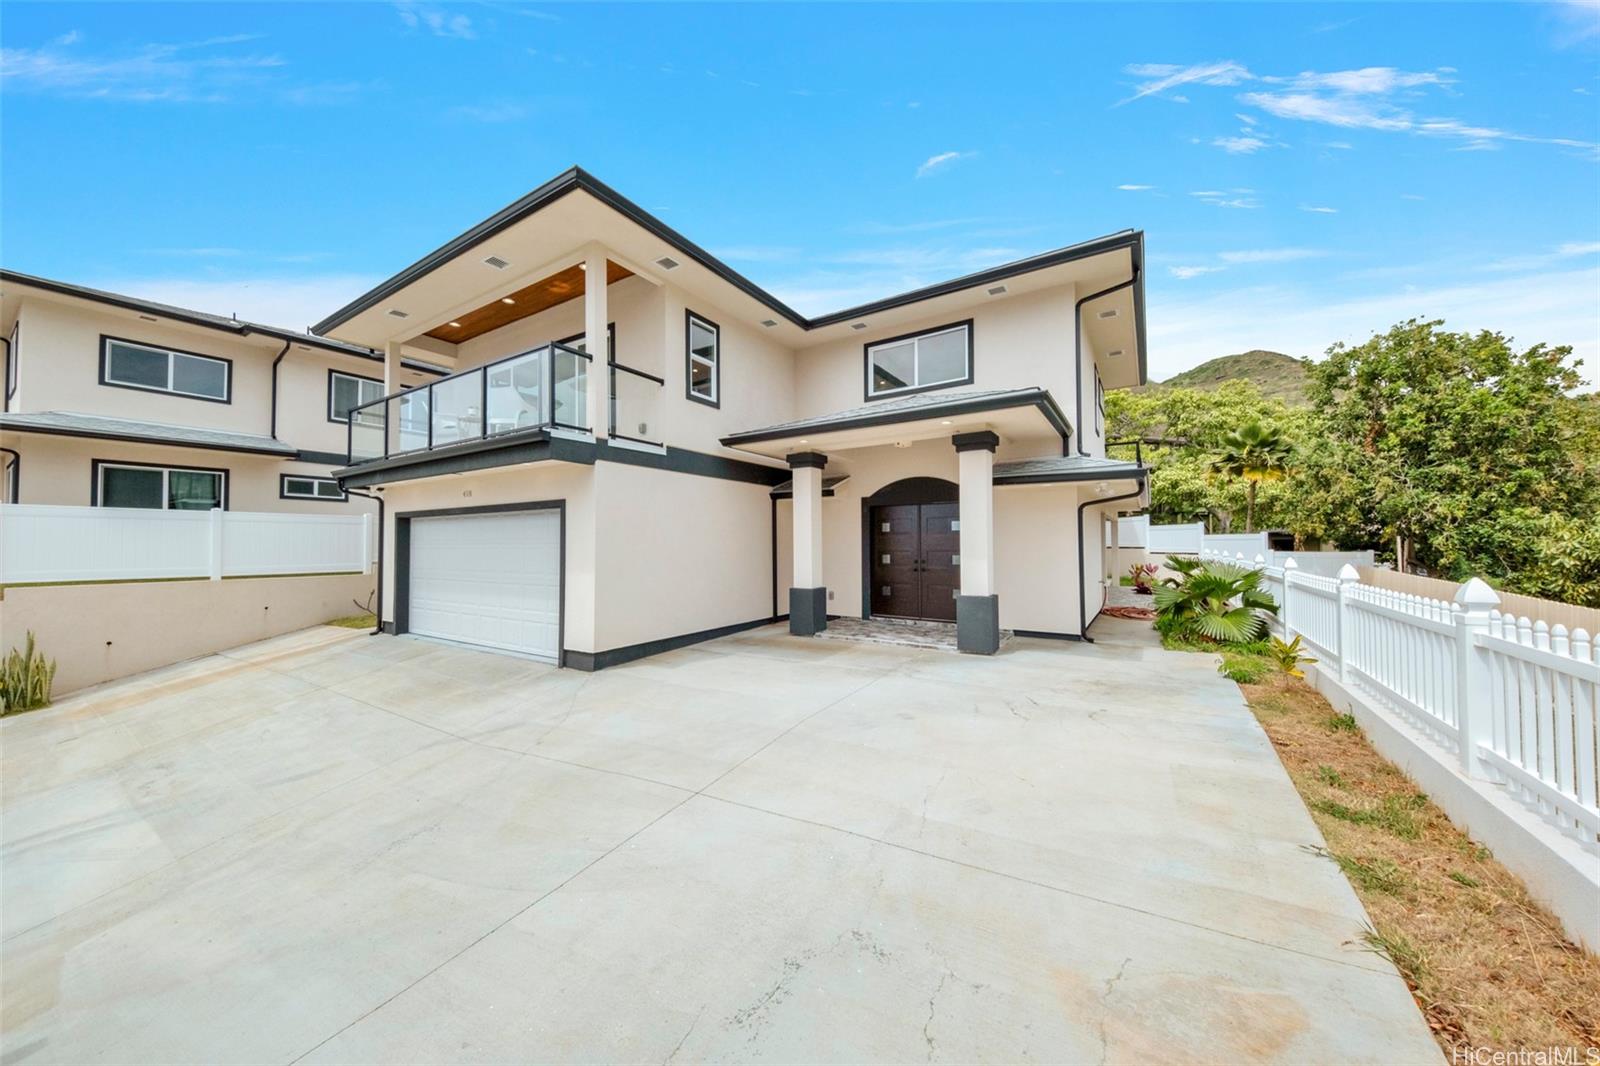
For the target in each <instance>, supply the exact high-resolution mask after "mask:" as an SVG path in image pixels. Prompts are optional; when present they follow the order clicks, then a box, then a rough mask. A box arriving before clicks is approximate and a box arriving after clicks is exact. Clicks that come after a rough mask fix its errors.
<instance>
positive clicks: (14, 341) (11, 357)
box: [6, 318, 22, 410]
mask: <svg viewBox="0 0 1600 1066" xmlns="http://www.w3.org/2000/svg"><path fill="white" fill-rule="evenodd" d="M21 341H22V319H20V318H19V319H17V320H16V321H15V322H13V323H12V324H11V339H10V340H9V341H7V342H6V405H7V410H9V409H10V404H11V397H13V396H15V395H16V394H17V355H18V352H19V349H18V347H17V345H18V344H19V343H20V342H21Z"/></svg>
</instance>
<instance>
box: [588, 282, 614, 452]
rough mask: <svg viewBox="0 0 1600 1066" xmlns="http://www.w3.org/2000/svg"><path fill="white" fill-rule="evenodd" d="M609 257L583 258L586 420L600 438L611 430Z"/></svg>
mask: <svg viewBox="0 0 1600 1066" xmlns="http://www.w3.org/2000/svg"><path fill="white" fill-rule="evenodd" d="M610 318H611V316H610V312H609V310H608V309H607V307H606V257H605V255H604V253H602V252H598V251H595V252H590V253H589V254H587V255H585V256H584V257H583V350H584V351H586V352H588V353H589V366H588V368H587V379H586V384H587V388H586V389H585V393H586V398H585V401H584V404H585V406H584V420H585V421H586V422H587V423H588V425H589V426H590V428H592V429H593V430H594V435H595V438H596V439H599V438H600V437H604V436H609V435H610V433H611V367H610V366H609V365H608V364H609V363H610V362H611V340H610V331H609V330H608V329H607V328H606V324H607V323H608V322H609V321H610Z"/></svg>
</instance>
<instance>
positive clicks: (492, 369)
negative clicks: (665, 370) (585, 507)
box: [348, 344, 659, 466]
mask: <svg viewBox="0 0 1600 1066" xmlns="http://www.w3.org/2000/svg"><path fill="white" fill-rule="evenodd" d="M588 375H589V357H588V356H587V355H585V354H584V353H583V352H580V351H578V350H577V349H576V348H571V347H568V346H567V345H565V344H546V345H545V346H544V347H542V348H535V349H533V350H532V351H529V352H523V353H521V354H520V355H513V356H508V357H507V358H505V359H500V360H497V361H495V362H493V363H487V364H485V365H483V366H480V367H474V368H473V369H471V370H464V371H462V372H461V373H459V374H451V375H450V376H449V377H444V378H440V379H438V380H437V381H434V382H432V383H430V384H428V385H419V386H418V387H416V388H414V389H409V390H407V391H406V392H402V393H397V394H395V395H393V396H385V397H383V398H382V399H380V400H374V401H372V402H371V403H368V404H363V405H362V406H360V407H356V408H352V409H351V411H350V435H349V446H348V454H349V461H350V464H351V465H352V466H353V465H355V464H356V463H366V462H371V461H372V460H374V459H383V458H387V457H389V456H395V455H404V454H406V453H409V452H422V451H430V450H432V449H435V448H444V447H448V446H449V445H452V444H459V443H461V442H462V441H470V440H483V439H485V438H488V437H496V436H500V435H502V434H506V433H515V432H517V431H518V430H525V429H541V428H551V427H555V428H560V429H573V430H578V431H579V432H583V433H587V432H589V429H590V426H589V417H588V411H587V405H588V384H587V383H588ZM658 391H659V390H658Z"/></svg>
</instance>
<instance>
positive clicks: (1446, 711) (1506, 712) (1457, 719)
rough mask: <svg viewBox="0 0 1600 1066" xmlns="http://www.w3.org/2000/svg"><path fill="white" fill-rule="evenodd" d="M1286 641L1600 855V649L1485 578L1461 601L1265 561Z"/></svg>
mask: <svg viewBox="0 0 1600 1066" xmlns="http://www.w3.org/2000/svg"><path fill="white" fill-rule="evenodd" d="M1257 565H1258V566H1259V568H1260V569H1261V571H1262V575H1263V584H1264V585H1265V587H1266V589H1267V590H1268V591H1269V592H1271V593H1272V595H1273V597H1274V598H1275V599H1276V600H1277V601H1278V603H1279V611H1278V618H1277V621H1276V626H1277V628H1278V629H1279V630H1280V631H1281V632H1282V634H1283V636H1284V639H1291V638H1292V636H1293V635H1294V634H1299V635H1300V636H1301V638H1302V642H1303V644H1304V645H1308V646H1309V650H1310V652H1311V654H1312V655H1314V656H1315V657H1316V658H1317V659H1319V660H1320V661H1321V662H1322V664H1323V665H1324V666H1325V667H1327V668H1328V670H1329V671H1330V672H1331V673H1333V674H1334V675H1336V676H1337V677H1338V679H1339V682H1340V683H1341V684H1343V685H1346V686H1347V687H1351V688H1354V689H1357V690H1360V691H1361V692H1363V693H1364V694H1366V695H1368V696H1370V697H1372V698H1373V699H1374V700H1375V701H1376V702H1377V703H1379V704H1381V705H1383V706H1387V707H1389V708H1391V709H1393V710H1394V711H1396V712H1398V713H1399V715H1401V716H1402V717H1403V718H1405V719H1406V720H1408V721H1409V722H1410V723H1411V724H1412V725H1414V726H1416V727H1418V728H1419V729H1420V730H1421V731H1422V732H1423V733H1425V734H1426V735H1427V736H1428V737H1429V738H1430V739H1431V740H1432V742H1433V744H1434V746H1435V747H1436V748H1437V749H1439V756H1438V757H1440V758H1441V759H1447V758H1452V757H1453V758H1455V759H1456V760H1458V761H1459V765H1460V768H1461V770H1462V772H1464V773H1465V774H1466V775H1467V776H1468V777H1471V778H1476V779H1478V780H1481V781H1489V782H1493V783H1496V784H1499V785H1502V786H1503V787H1504V788H1505V789H1506V790H1507V791H1508V792H1509V793H1510V794H1511V795H1512V796H1514V797H1516V798H1517V799H1519V800H1520V801H1521V802H1522V803H1524V804H1525V805H1527V806H1528V807H1529V808H1531V809H1532V810H1534V811H1536V812H1537V813H1538V814H1540V815H1541V816H1543V817H1544V818H1545V819H1546V820H1547V821H1549V822H1551V823H1552V824H1554V825H1555V826H1556V827H1558V828H1559V829H1560V830H1561V831H1562V832H1563V833H1564V834H1566V835H1568V836H1571V837H1574V838H1576V839H1577V840H1579V841H1580V842H1581V843H1582V844H1583V845H1584V847H1586V848H1588V849H1589V850H1591V851H1600V842H1597V838H1600V777H1597V772H1596V766H1597V765H1600V750H1597V746H1596V745H1597V736H1600V721H1597V716H1600V643H1597V641H1596V639H1595V637H1596V635H1595V634H1591V633H1589V632H1588V631H1586V630H1584V629H1581V628H1578V629H1573V630H1571V631H1568V629H1567V627H1566V626H1564V625H1556V626H1553V627H1552V626H1548V625H1546V624H1545V623H1544V622H1542V621H1541V622H1533V621H1530V620H1529V619H1528V618H1518V617H1515V616H1514V615H1511V614H1502V613H1501V612H1500V610H1499V609H1498V605H1499V604H1500V598H1499V596H1497V595H1496V594H1495V592H1494V590H1493V589H1491V588H1490V587H1489V586H1488V585H1486V584H1485V583H1484V582H1482V581H1479V580H1477V579H1476V578H1475V579H1473V580H1472V581H1469V582H1468V583H1467V584H1465V585H1463V586H1462V587H1461V590H1460V591H1459V592H1458V593H1457V594H1456V597H1455V601H1454V602H1453V603H1449V602H1445V601H1443V600H1434V599H1428V598H1427V597H1424V596H1418V595H1413V594H1410V593H1404V592H1397V591H1394V590H1391V589H1385V588H1379V587H1377V586H1375V585H1364V584H1362V583H1361V581H1360V576H1359V575H1358V574H1357V573H1356V571H1355V568H1354V567H1350V566H1346V567H1345V568H1344V569H1343V571H1341V573H1340V575H1339V576H1338V577H1336V578H1328V577H1322V576H1319V575H1315V574H1307V573H1302V572H1301V571H1300V568H1299V567H1298V565H1297V564H1296V563H1295V561H1294V560H1293V559H1289V560H1286V561H1285V562H1284V565H1283V566H1281V567H1277V566H1271V565H1268V564H1267V563H1266V561H1265V559H1264V558H1258V560H1257Z"/></svg>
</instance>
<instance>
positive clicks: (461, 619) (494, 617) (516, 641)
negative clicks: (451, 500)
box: [409, 510, 561, 662]
mask: <svg viewBox="0 0 1600 1066" xmlns="http://www.w3.org/2000/svg"><path fill="white" fill-rule="evenodd" d="M409 589H410V602H409V614H410V624H409V628H410V630H411V632H413V633H416V634H418V635H419V636H429V637H439V638H441V639H444V640H456V641H461V642H462V643H466V644H481V645H483V646H485V647H491V648H500V649H505V650H509V651H517V652H522V653H524V654H528V655H535V656H538V657H540V658H544V659H548V660H550V661H552V662H554V661H555V660H556V657H557V653H558V652H559V650H560V639H561V517H560V514H559V512H556V511H553V510H542V511H517V512H507V513H497V514H480V515H448V516H441V517H438V518H417V519H413V520H412V522H411V543H410V580H409Z"/></svg>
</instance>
